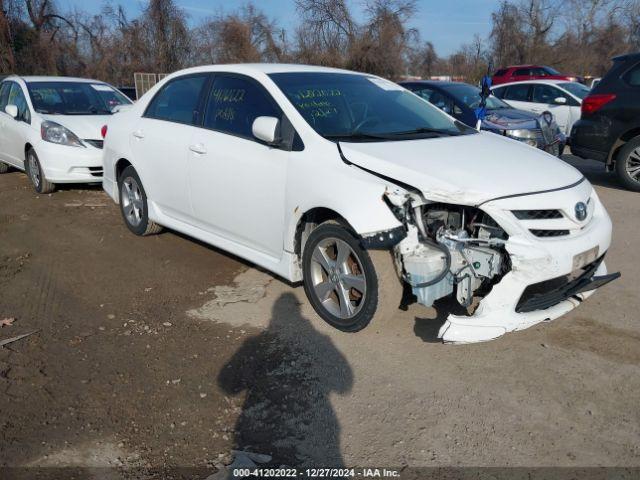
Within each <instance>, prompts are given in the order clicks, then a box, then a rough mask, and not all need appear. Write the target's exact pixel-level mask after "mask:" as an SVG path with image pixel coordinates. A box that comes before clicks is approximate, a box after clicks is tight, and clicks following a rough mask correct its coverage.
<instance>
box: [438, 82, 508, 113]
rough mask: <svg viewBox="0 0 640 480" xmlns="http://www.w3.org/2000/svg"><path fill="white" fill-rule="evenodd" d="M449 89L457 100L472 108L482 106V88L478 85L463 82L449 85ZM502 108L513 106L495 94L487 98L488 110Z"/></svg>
mask: <svg viewBox="0 0 640 480" xmlns="http://www.w3.org/2000/svg"><path fill="white" fill-rule="evenodd" d="M447 91H448V92H449V93H450V94H451V96H453V97H454V98H455V99H456V100H458V101H459V102H462V103H464V104H465V105H466V106H467V107H469V108H471V109H474V108H478V107H479V106H480V89H479V88H478V87H474V86H473V85H467V84H465V83H461V84H459V85H451V86H450V87H447ZM500 108H512V107H511V105H509V104H507V103H505V102H503V101H502V100H500V99H499V98H497V97H494V96H493V95H491V96H489V97H488V98H487V110H498V109H500Z"/></svg>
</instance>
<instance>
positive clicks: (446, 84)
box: [398, 80, 473, 88]
mask: <svg viewBox="0 0 640 480" xmlns="http://www.w3.org/2000/svg"><path fill="white" fill-rule="evenodd" d="M398 85H425V86H430V87H436V88H437V87H451V86H455V85H469V86H471V87H473V85H471V84H470V83H466V82H451V81H443V80H404V81H402V82H398Z"/></svg>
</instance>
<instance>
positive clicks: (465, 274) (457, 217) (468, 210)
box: [384, 189, 511, 307]
mask: <svg viewBox="0 0 640 480" xmlns="http://www.w3.org/2000/svg"><path fill="white" fill-rule="evenodd" d="M384 198H385V200H386V201H387V204H388V205H389V207H390V208H391V210H392V211H393V212H394V214H395V215H396V217H397V218H398V219H399V220H400V221H402V223H403V224H404V226H405V228H406V235H405V236H404V237H403V238H402V240H401V241H400V242H397V243H396V244H395V246H394V249H393V251H394V254H395V258H396V267H397V268H398V272H401V276H402V278H403V280H404V281H405V282H407V283H408V284H409V286H410V287H411V290H412V292H413V294H414V295H415V296H416V298H417V300H418V302H419V303H421V304H422V305H425V306H432V305H433V303H434V302H435V301H436V300H438V299H440V298H443V297H447V296H449V295H452V294H455V298H456V299H457V301H458V303H460V305H462V306H463V307H469V306H471V305H472V303H473V299H474V296H476V295H482V294H486V293H487V292H489V291H490V290H491V288H492V286H493V285H494V284H495V283H497V282H499V281H500V279H501V278H502V277H503V276H504V275H505V274H506V273H507V272H508V271H509V270H510V268H511V262H510V259H509V255H508V253H507V252H506V250H505V248H504V244H505V242H506V241H507V239H508V235H507V233H506V232H505V231H504V230H503V229H502V228H501V227H500V226H499V225H498V224H497V223H496V222H495V221H494V220H493V219H492V218H491V217H490V216H489V215H487V214H486V213H485V212H483V211H482V210H480V209H478V208H475V207H468V206H461V205H450V204H445V203H439V202H438V203H436V202H429V201H427V200H425V199H424V198H423V197H422V196H421V195H420V194H418V193H415V192H407V191H405V190H403V189H394V190H387V191H386V192H385V197H384Z"/></svg>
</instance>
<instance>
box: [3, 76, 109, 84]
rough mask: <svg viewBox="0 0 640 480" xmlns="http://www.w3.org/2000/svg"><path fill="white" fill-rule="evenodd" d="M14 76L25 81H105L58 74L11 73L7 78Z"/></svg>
mask: <svg viewBox="0 0 640 480" xmlns="http://www.w3.org/2000/svg"><path fill="white" fill-rule="evenodd" d="M12 78H19V79H21V80H24V81H25V82H27V83H29V82H76V83H78V82H82V83H105V82H103V81H101V80H93V79H91V78H79V77H56V76H40V75H11V76H9V77H7V78H6V79H5V80H10V79H12Z"/></svg>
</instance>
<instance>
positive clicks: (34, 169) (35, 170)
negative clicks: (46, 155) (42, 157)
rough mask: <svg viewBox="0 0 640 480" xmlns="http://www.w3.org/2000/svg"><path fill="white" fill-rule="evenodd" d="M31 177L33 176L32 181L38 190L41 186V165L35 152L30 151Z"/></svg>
mask: <svg viewBox="0 0 640 480" xmlns="http://www.w3.org/2000/svg"><path fill="white" fill-rule="evenodd" d="M29 177H31V182H33V186H34V187H36V190H37V189H38V188H40V166H39V165H38V160H37V159H36V156H35V155H34V154H33V153H29Z"/></svg>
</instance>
